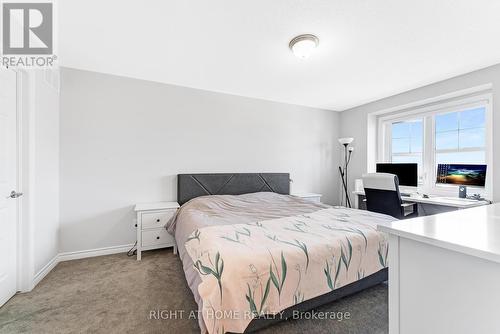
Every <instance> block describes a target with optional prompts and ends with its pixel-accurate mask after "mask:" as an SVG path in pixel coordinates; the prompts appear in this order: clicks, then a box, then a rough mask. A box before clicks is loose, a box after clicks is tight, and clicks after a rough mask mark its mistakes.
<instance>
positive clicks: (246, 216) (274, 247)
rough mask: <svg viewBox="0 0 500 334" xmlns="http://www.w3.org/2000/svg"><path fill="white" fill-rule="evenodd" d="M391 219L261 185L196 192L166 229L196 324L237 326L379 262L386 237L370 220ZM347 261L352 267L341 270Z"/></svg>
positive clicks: (216, 328)
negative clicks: (236, 191)
mask: <svg viewBox="0 0 500 334" xmlns="http://www.w3.org/2000/svg"><path fill="white" fill-rule="evenodd" d="M393 220H394V218H392V217H389V216H385V215H381V214H376V213H371V212H367V211H360V210H355V209H348V208H344V207H330V206H327V205H324V204H321V203H313V202H309V201H306V200H303V199H300V198H296V197H293V196H288V195H279V194H275V193H271V192H262V193H253V194H244V195H237V196H234V195H215V196H202V197H197V198H195V199H192V200H191V201H189V202H188V203H185V204H184V205H183V206H182V207H181V208H180V209H179V210H178V212H177V214H176V215H175V216H174V217H173V218H172V220H171V221H170V222H169V224H168V225H167V229H168V230H169V232H170V233H172V234H173V235H174V236H175V239H176V242H177V245H178V250H179V256H180V258H181V261H182V263H183V269H184V272H185V276H186V280H187V283H188V285H189V287H190V289H191V291H192V292H193V295H194V298H195V300H196V302H197V304H198V306H199V311H200V315H201V316H200V317H199V324H200V329H201V332H202V333H204V332H209V333H224V332H235V333H239V332H240V333H241V332H243V331H244V330H245V328H246V327H247V326H248V324H249V323H250V322H251V320H252V319H253V318H257V317H259V316H262V315H264V314H279V312H280V310H284V309H286V308H290V307H291V306H293V305H295V304H298V303H301V302H304V301H307V300H310V299H313V298H316V297H318V296H321V295H322V294H325V293H327V292H329V291H332V290H334V289H338V288H341V287H342V286H346V285H349V284H351V283H353V282H355V281H356V280H360V279H362V278H364V277H365V276H370V275H372V274H375V273H377V272H378V271H380V270H384V269H385V268H386V267H387V240H386V236H385V235H384V234H382V233H380V232H377V231H376V225H377V224H380V223H382V224H383V223H388V222H390V221H393ZM351 263H352V266H351V267H353V266H357V267H358V268H356V269H355V270H353V269H351V270H350V271H349V266H350V264H351ZM344 267H345V269H342V268H344ZM342 270H344V274H343V275H340V273H341V272H342ZM222 272H223V273H224V274H223V275H222ZM337 273H338V274H337ZM221 275H222V276H224V277H223V278H222V277H220V276H221ZM285 276H287V278H286V281H285ZM223 291H224V296H223V295H222V292H223ZM200 292H201V293H200ZM216 311H221V313H220V314H224V315H225V316H224V317H223V319H221V317H219V316H216V314H217V312H216ZM226 311H227V312H229V313H225V312H226Z"/></svg>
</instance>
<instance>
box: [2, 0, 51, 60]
mask: <svg viewBox="0 0 500 334" xmlns="http://www.w3.org/2000/svg"><path fill="white" fill-rule="evenodd" d="M52 10H53V8H52V3H3V7H2V12H3V14H2V21H3V23H2V29H3V39H2V40H3V45H2V47H3V49H2V50H3V55H4V56H6V55H50V54H52V51H53V11H52Z"/></svg>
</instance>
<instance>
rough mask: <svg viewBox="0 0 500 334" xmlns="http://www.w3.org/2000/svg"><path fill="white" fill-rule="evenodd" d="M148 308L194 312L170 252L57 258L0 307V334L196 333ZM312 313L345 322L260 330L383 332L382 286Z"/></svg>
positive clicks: (191, 325) (191, 324)
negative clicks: (339, 315)
mask: <svg viewBox="0 0 500 334" xmlns="http://www.w3.org/2000/svg"><path fill="white" fill-rule="evenodd" d="M152 310H184V312H186V313H188V312H189V311H191V310H196V304H195V302H194V299H193V296H192V294H191V291H189V288H188V287H187V284H186V281H185V278H184V273H183V272H182V269H181V263H180V260H179V259H178V258H177V257H176V256H175V255H173V254H172V253H171V251H170V250H160V251H150V252H145V253H143V260H142V261H140V262H137V261H135V257H127V256H126V255H125V254H117V255H109V256H101V257H95V258H89V259H83V260H75V261H68V262H62V263H60V264H59V265H58V266H57V267H56V268H55V269H54V270H53V271H52V272H51V273H50V274H49V275H47V277H46V278H45V279H44V280H43V281H42V282H40V284H39V285H38V286H37V287H36V288H35V289H34V290H33V291H32V292H30V293H26V294H18V295H16V296H14V297H13V298H12V299H11V300H10V301H8V302H7V303H6V304H5V305H4V306H3V307H1V308H0V333H37V334H45V333H51V334H52V333H199V328H198V323H197V320H195V319H189V318H188V317H184V318H183V319H177V320H172V319H171V320H154V319H153V320H151V319H150V312H151V311H152ZM319 311H335V312H339V311H340V312H349V313H350V319H349V320H343V321H337V320H304V319H302V320H290V321H285V322H282V323H280V324H277V325H275V326H272V327H269V328H267V329H265V330H263V331H261V332H260V333H287V334H292V333H304V332H308V333H339V334H340V333H352V334H357V333H360V334H365V333H366V334H368V333H370V334H371V333H377V334H378V333H387V331H388V329H387V327H388V323H387V286H386V285H384V284H381V285H378V286H376V287H373V288H371V289H368V290H365V291H363V292H361V293H358V294H356V295H353V296H350V297H347V298H344V299H341V300H339V301H337V302H333V303H331V304H329V305H326V306H323V307H322V308H320V309H319ZM164 314H165V313H164ZM178 314H179V313H178Z"/></svg>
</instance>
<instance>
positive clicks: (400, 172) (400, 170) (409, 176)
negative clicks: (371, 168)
mask: <svg viewBox="0 0 500 334" xmlns="http://www.w3.org/2000/svg"><path fill="white" fill-rule="evenodd" d="M417 169H418V164H414V163H412V164H409V163H408V164H377V173H390V174H396V175H397V176H398V179H399V185H401V186H408V187H416V186H417V184H418V171H417Z"/></svg>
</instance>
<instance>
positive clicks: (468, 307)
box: [378, 204, 500, 334]
mask: <svg viewBox="0 0 500 334" xmlns="http://www.w3.org/2000/svg"><path fill="white" fill-rule="evenodd" d="M378 229H379V230H380V231H382V232H385V233H388V234H389V334H399V333H404V334H420V333H454V334H469V333H484V334H490V333H500V318H499V317H498V309H499V307H500V302H499V301H500V286H499V284H498V282H500V204H493V205H488V206H483V207H477V208H472V209H468V210H462V211H453V212H447V213H442V214H438V215H435V216H428V217H418V218H414V219H409V220H400V221H396V222H393V223H389V224H387V225H379V226H378Z"/></svg>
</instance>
